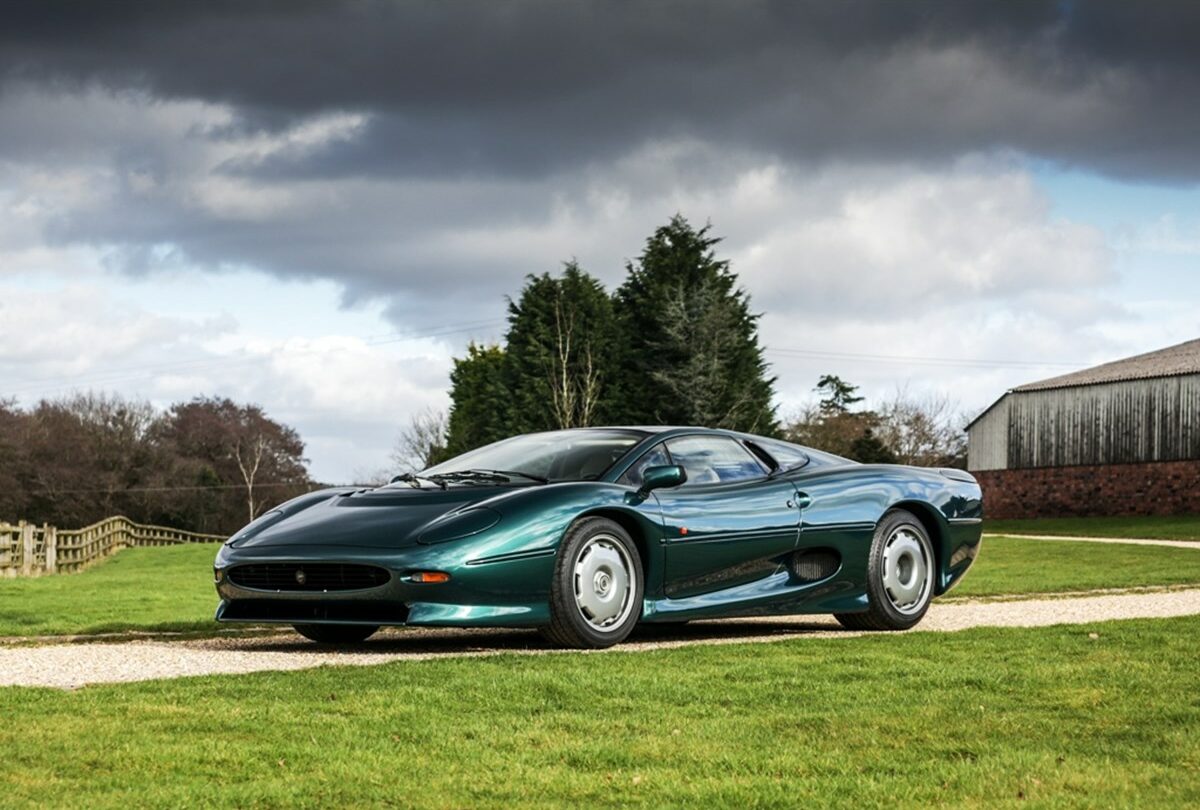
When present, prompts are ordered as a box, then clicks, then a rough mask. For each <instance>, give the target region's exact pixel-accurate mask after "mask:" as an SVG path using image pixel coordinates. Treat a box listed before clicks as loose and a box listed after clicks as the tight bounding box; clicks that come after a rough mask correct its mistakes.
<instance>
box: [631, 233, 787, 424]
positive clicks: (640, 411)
mask: <svg viewBox="0 0 1200 810" xmlns="http://www.w3.org/2000/svg"><path fill="white" fill-rule="evenodd" d="M709 227H710V226H705V227H704V228H701V229H699V230H696V229H695V228H693V227H692V226H691V225H690V224H689V223H688V221H687V220H686V219H684V218H683V217H682V216H680V215H676V216H675V217H673V218H672V219H671V221H670V222H669V223H668V224H666V225H665V226H663V227H661V228H659V229H658V230H656V231H655V232H654V235H653V236H651V237H650V238H649V239H648V240H647V241H646V246H645V249H644V250H643V251H642V254H641V256H640V257H639V258H638V260H637V262H636V263H631V264H629V265H628V277H627V279H626V280H625V283H624V284H623V285H622V286H621V287H620V289H618V290H617V293H616V296H615V298H616V304H617V309H618V313H619V318H620V324H621V334H622V338H623V345H624V350H623V352H622V376H623V378H624V386H623V387H624V390H623V391H622V403H621V404H622V408H621V410H620V412H619V413H618V414H615V415H614V416H615V417H616V418H615V420H614V421H619V422H627V423H633V424H639V423H646V424H649V423H663V424H696V425H706V426H709V427H723V428H731V429H734V430H746V431H754V432H757V433H766V434H772V433H774V432H775V430H776V426H775V413H774V407H773V406H772V405H771V398H772V394H773V387H774V382H775V379H774V378H773V377H770V378H769V377H767V376H766V372H767V364H766V362H765V361H764V360H763V354H762V347H761V346H760V345H759V342H758V317H759V316H758V315H756V314H754V313H752V312H751V311H750V300H749V297H748V296H747V295H746V292H745V291H744V290H743V289H741V288H740V287H738V286H737V276H736V275H735V274H734V273H733V272H731V271H730V269H729V262H728V261H725V260H721V259H718V258H717V257H716V254H715V252H714V250H713V248H714V246H715V245H716V244H717V243H718V242H720V239H719V238H717V237H713V236H710V235H709Z"/></svg>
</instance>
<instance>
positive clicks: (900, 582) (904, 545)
mask: <svg viewBox="0 0 1200 810" xmlns="http://www.w3.org/2000/svg"><path fill="white" fill-rule="evenodd" d="M932 558H933V553H932V549H931V548H930V546H929V541H928V540H926V539H925V538H924V537H922V536H921V535H919V534H917V532H916V531H915V530H914V529H913V527H912V526H898V527H897V528H896V529H895V531H893V532H892V536H891V537H889V538H888V539H887V542H886V543H885V544H884V546H883V589H884V591H886V592H887V595H888V600H889V601H891V603H892V607H893V608H895V609H896V610H898V611H899V612H900V613H903V614H904V615H906V616H911V615H912V614H914V613H918V612H920V611H921V609H922V608H924V607H925V603H926V602H927V601H928V600H929V594H930V592H931V591H932V590H933V565H932V564H931V561H932Z"/></svg>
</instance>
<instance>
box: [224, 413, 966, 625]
mask: <svg viewBox="0 0 1200 810" xmlns="http://www.w3.org/2000/svg"><path fill="white" fill-rule="evenodd" d="M981 515H982V502H981V495H980V490H979V485H978V484H976V482H975V479H974V478H972V477H971V476H970V475H969V474H968V473H965V472H963V471H961V470H953V469H925V468H917V467H904V466H897V465H888V464H872V465H866V464H857V463H855V462H852V461H848V460H846V459H844V458H839V457H837V456H832V455H829V454H827V453H822V452H819V451H816V450H812V449H810V448H807V447H800V446H798V445H794V444H789V443H787V442H782V441H779V440H776V439H769V438H764V437H761V436H751V435H748V434H744V433H735V432H731V431H726V430H713V429H707V428H661V427H654V428H645V427H631V428H622V427H621V428H619V427H605V428H578V429H574V430H560V431H553V432H548V433H532V434H528V435H524V436H516V437H514V438H511V439H506V440H504V441H500V442H496V443H495V444H491V445H488V446H486V447H482V448H479V449H478V450H473V451H471V452H469V453H465V454H463V455H461V456H458V457H457V458H453V459H451V460H449V461H447V462H445V463H443V464H439V465H437V466H435V467H431V468H429V469H427V470H424V471H422V472H420V473H412V474H407V475H403V476H398V477H397V478H395V479H393V481H392V482H391V483H390V484H388V485H387V486H382V487H378V488H375V489H354V488H342V489H326V490H321V491H319V492H312V493H310V494H308V495H303V496H301V497H299V498H296V499H294V500H291V501H288V502H287V503H285V504H282V505H281V506H279V507H277V508H275V509H272V510H271V511H269V512H267V513H266V514H264V515H262V516H261V517H259V518H258V519H256V520H255V521H254V522H252V523H251V524H250V525H248V526H246V527H245V528H244V529H242V530H241V531H239V532H238V533H237V534H235V535H234V536H233V537H231V538H230V539H229V540H228V541H227V542H226V543H225V545H224V546H223V547H222V548H221V550H220V551H219V552H218V554H217V559H216V565H215V580H216V586H217V592H218V594H219V595H220V597H221V602H220V606H219V607H218V608H217V619H218V620H219V621H224V622H254V623H262V622H280V623H285V624H292V625H295V627H296V629H297V630H298V631H299V632H300V633H302V634H304V635H305V636H307V637H308V638H310V639H312V640H314V641H318V642H324V643H351V642H358V641H362V640H364V639H366V638H367V637H368V636H370V635H371V634H372V633H374V632H375V631H376V630H377V629H378V628H379V627H380V626H382V625H423V626H432V625H438V626H458V627H531V628H538V629H540V630H541V631H542V632H543V633H544V635H546V637H547V638H549V639H550V640H551V641H553V642H554V643H556V644H559V645H562V646H564V647H607V646H610V645H612V644H616V643H618V642H620V641H621V640H622V639H624V638H625V637H626V636H628V635H629V633H630V631H632V630H633V628H634V625H636V624H637V623H638V622H648V623H649V622H664V623H670V622H684V621H688V620H690V619H707V618H716V617H727V616H763V615H778V614H794V613H832V614H834V615H835V616H836V617H837V618H838V620H839V621H840V622H841V623H842V624H843V625H845V626H846V627H850V628H854V629H872V630H902V629H905V628H909V627H912V626H913V625H915V624H916V623H917V622H919V621H920V620H921V617H922V616H923V615H924V614H925V611H926V610H927V609H928V607H929V603H930V600H932V599H933V597H934V596H936V595H938V594H942V593H945V592H946V591H947V590H948V589H949V588H950V587H951V586H952V585H953V584H954V583H955V582H956V581H957V580H958V579H959V578H960V577H962V575H963V574H964V573H965V572H966V570H967V569H968V568H969V567H970V566H971V563H972V562H973V561H974V559H975V556H976V554H977V553H978V551H979V544H980V536H981V529H982V526H981Z"/></svg>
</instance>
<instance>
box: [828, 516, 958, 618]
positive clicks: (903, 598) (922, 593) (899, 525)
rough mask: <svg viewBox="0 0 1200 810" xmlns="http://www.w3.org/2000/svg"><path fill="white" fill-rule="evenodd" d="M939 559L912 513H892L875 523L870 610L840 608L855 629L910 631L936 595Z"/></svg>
mask: <svg viewBox="0 0 1200 810" xmlns="http://www.w3.org/2000/svg"><path fill="white" fill-rule="evenodd" d="M936 568H937V564H936V558H935V557H934V554H933V543H932V542H931V541H930V539H929V533H928V532H927V531H925V527H924V526H923V525H921V521H920V520H918V519H917V517H916V516H915V515H913V514H912V513H911V512H906V511H904V510H903V509H896V510H893V511H891V512H888V513H887V514H886V515H884V516H883V519H882V520H881V521H879V525H878V526H877V527H876V528H875V537H874V539H873V540H872V541H871V552H870V557H869V559H868V561H867V602H868V605H869V606H868V608H867V610H866V612H865V613H835V614H834V618H836V619H837V620H838V621H839V622H841V624H842V626H843V627H846V628H847V629H850V630H907V629H908V628H910V627H913V626H915V625H916V624H917V622H919V621H921V619H922V617H924V616H925V612H926V611H927V610H929V603H930V601H931V600H932V599H933V587H934V576H935V573H936Z"/></svg>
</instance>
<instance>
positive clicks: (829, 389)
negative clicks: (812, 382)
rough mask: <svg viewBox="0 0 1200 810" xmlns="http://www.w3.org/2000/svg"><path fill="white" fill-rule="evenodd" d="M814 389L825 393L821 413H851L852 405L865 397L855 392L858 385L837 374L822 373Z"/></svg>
mask: <svg viewBox="0 0 1200 810" xmlns="http://www.w3.org/2000/svg"><path fill="white" fill-rule="evenodd" d="M814 390H816V391H818V392H820V393H822V394H824V395H825V398H824V399H822V400H821V413H823V414H826V415H829V414H840V413H849V412H850V406H851V405H857V404H858V403H860V402H862V401H863V397H861V396H859V395H858V394H856V393H855V392H856V391H858V386H857V385H851V384H850V383H848V382H846V381H845V380H843V379H842V378H841V377H839V376H837V375H836V374H824V375H822V376H821V379H819V380H817V387H816V388H815V389H814Z"/></svg>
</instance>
